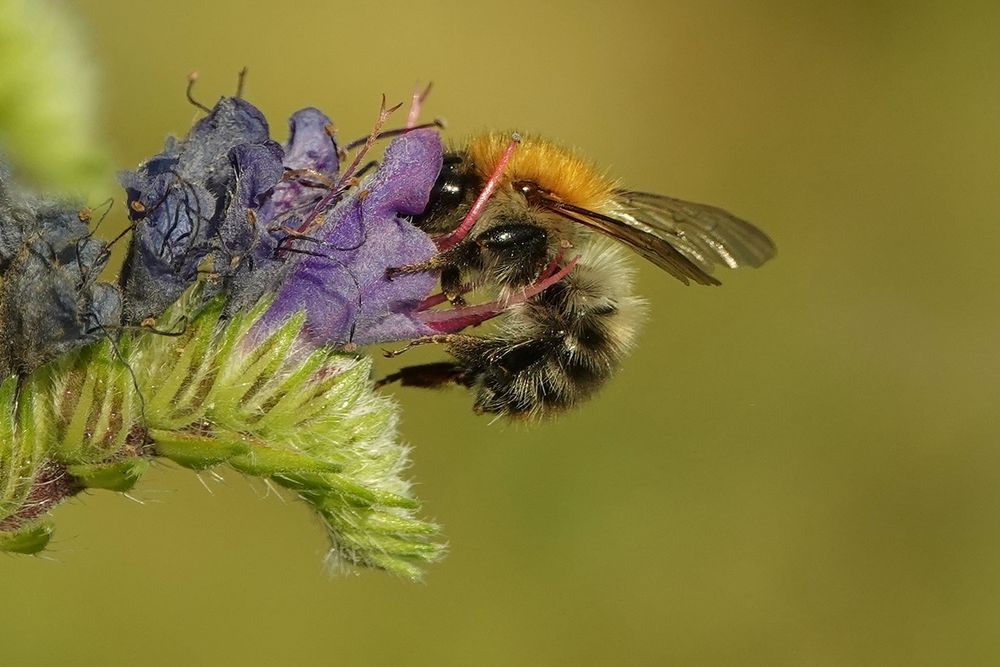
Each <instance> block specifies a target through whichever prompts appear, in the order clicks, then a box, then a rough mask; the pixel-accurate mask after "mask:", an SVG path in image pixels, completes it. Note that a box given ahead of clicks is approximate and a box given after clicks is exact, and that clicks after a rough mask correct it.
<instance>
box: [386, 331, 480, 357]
mask: <svg viewBox="0 0 1000 667" xmlns="http://www.w3.org/2000/svg"><path fill="white" fill-rule="evenodd" d="M463 339H471V340H473V341H479V340H482V339H480V338H478V337H477V336H469V335H466V334H454V333H444V334H434V335H432V336H424V337H422V338H415V339H414V340H411V341H410V342H409V343H407V344H406V345H404V346H403V347H401V348H399V349H398V350H382V354H384V355H385V356H386V357H388V358H389V359H391V358H393V357H398V356H399V355H401V354H403V353H404V352H409V351H410V350H412V349H413V348H415V347H417V346H418V345H448V346H451V345H456V344H460V343H461V342H463Z"/></svg>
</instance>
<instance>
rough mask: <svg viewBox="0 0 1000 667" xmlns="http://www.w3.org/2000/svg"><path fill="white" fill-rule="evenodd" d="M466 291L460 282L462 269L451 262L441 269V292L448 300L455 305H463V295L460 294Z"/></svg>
mask: <svg viewBox="0 0 1000 667" xmlns="http://www.w3.org/2000/svg"><path fill="white" fill-rule="evenodd" d="M466 291H467V288H466V286H465V285H463V284H462V271H461V270H460V269H459V268H458V267H457V266H455V265H454V264H451V265H449V266H446V267H444V268H443V269H441V292H442V293H443V294H444V297H445V298H446V299H447V300H448V302H449V303H450V304H451V305H453V306H457V307H461V306H464V305H465V297H464V296H462V295H463V294H464V293H465V292H466Z"/></svg>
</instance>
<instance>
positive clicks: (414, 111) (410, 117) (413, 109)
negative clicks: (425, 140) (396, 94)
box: [406, 83, 431, 128]
mask: <svg viewBox="0 0 1000 667" xmlns="http://www.w3.org/2000/svg"><path fill="white" fill-rule="evenodd" d="M430 92H431V84H429V83H428V84H427V87H426V88H424V89H423V90H419V89H418V90H415V91H414V92H413V99H412V100H411V101H410V112H409V113H408V114H407V115H406V127H407V128H411V127H413V126H414V125H416V124H417V119H419V118H420V110H421V109H422V108H423V106H424V100H426V99H427V96H428V95H429V94H430Z"/></svg>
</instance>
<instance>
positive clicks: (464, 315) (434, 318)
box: [420, 255, 580, 333]
mask: <svg viewBox="0 0 1000 667" xmlns="http://www.w3.org/2000/svg"><path fill="white" fill-rule="evenodd" d="M579 260H580V257H579V255H578V256H576V257H574V258H573V259H572V260H570V261H569V262H568V263H567V264H566V266H564V267H562V268H561V269H559V270H558V271H556V272H555V273H551V274H550V275H548V276H547V277H543V278H541V279H539V280H538V281H537V282H535V284H533V285H531V286H530V287H528V288H527V289H524V290H522V291H521V292H518V293H517V294H514V295H512V296H510V297H509V298H507V299H498V300H496V301H491V302H489V303H484V304H480V305H478V306H466V307H464V308H453V309H451V310H435V311H432V312H425V313H421V314H420V319H421V320H422V321H423V322H424V323H425V324H426V325H427V326H429V327H430V328H432V329H434V330H435V331H439V332H441V333H454V332H456V331H461V330H462V329H465V328H466V327H471V326H475V325H477V324H482V323H483V322H485V321H487V320H490V319H492V318H494V317H496V316H498V315H501V314H502V313H504V312H506V311H507V310H508V309H509V308H511V307H512V306H516V305H517V304H519V303H523V302H525V301H527V300H528V299H530V298H531V297H533V296H536V295H538V294H541V293H542V292H544V291H545V290H547V289H548V288H550V287H552V286H553V285H555V284H556V283H557V282H559V281H560V280H562V279H563V278H565V277H566V276H567V275H569V272H570V271H572V270H573V267H575V266H576V263H577V262H578V261H579ZM542 275H543V276H544V275H545V274H544V273H543V274H542ZM431 298H434V297H431Z"/></svg>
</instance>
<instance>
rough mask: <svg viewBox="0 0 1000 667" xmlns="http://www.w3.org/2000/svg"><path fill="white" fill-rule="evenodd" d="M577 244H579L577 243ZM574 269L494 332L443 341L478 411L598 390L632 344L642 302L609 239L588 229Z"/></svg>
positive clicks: (561, 403)
mask: <svg viewBox="0 0 1000 667" xmlns="http://www.w3.org/2000/svg"><path fill="white" fill-rule="evenodd" d="M581 246H582V247H581ZM571 252H576V253H579V255H580V258H579V261H578V262H577V264H576V266H575V267H574V268H573V270H572V271H571V272H570V273H569V274H568V275H567V276H566V277H565V278H563V279H562V280H561V281H559V282H558V283H556V284H555V285H552V286H551V287H549V288H548V289H546V290H545V291H543V292H542V293H541V294H538V295H536V296H534V297H532V298H530V299H528V300H527V301H525V302H524V303H521V304H518V305H517V306H514V307H512V308H511V309H510V311H509V312H508V313H506V314H505V315H504V316H503V318H502V319H501V321H500V323H499V324H498V330H497V332H495V333H494V334H492V335H490V336H486V337H482V338H473V337H461V338H459V339H456V340H454V341H453V342H451V343H449V344H448V345H447V347H448V349H449V352H450V353H451V354H452V355H454V356H455V357H456V359H457V360H458V362H459V363H460V364H461V365H462V367H463V368H464V369H465V373H466V374H465V383H466V384H468V385H469V386H471V387H472V388H473V390H474V391H475V393H476V403H475V409H476V411H477V412H487V413H495V414H500V415H507V416H512V417H540V416H544V415H546V414H550V413H557V412H561V411H563V410H565V409H567V408H571V407H573V406H574V405H576V404H577V403H578V402H581V401H583V400H585V399H587V398H588V397H589V396H591V395H592V394H593V393H594V392H595V391H597V390H598V389H599V388H600V387H601V386H602V385H603V384H604V383H605V382H606V381H607V380H608V379H609V378H610V377H611V376H612V375H614V373H615V372H616V371H617V370H618V367H619V366H620V364H621V361H622V359H623V358H624V357H625V356H626V355H627V354H628V352H629V351H630V350H631V348H632V346H633V344H634V341H635V337H636V332H637V329H638V325H639V322H640V321H641V319H642V315H643V310H644V308H643V306H644V302H643V300H642V299H641V298H639V297H637V296H636V295H635V294H633V291H632V278H633V273H634V271H633V269H632V267H631V266H630V265H629V264H628V262H627V261H626V257H625V256H624V255H625V253H624V252H623V251H622V249H621V248H620V247H619V246H618V245H616V244H614V243H613V242H612V241H608V240H606V239H603V238H600V237H595V236H588V237H587V238H586V240H585V241H584V242H583V243H581V245H580V246H577V247H576V248H574V249H573V250H572V251H571Z"/></svg>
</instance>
